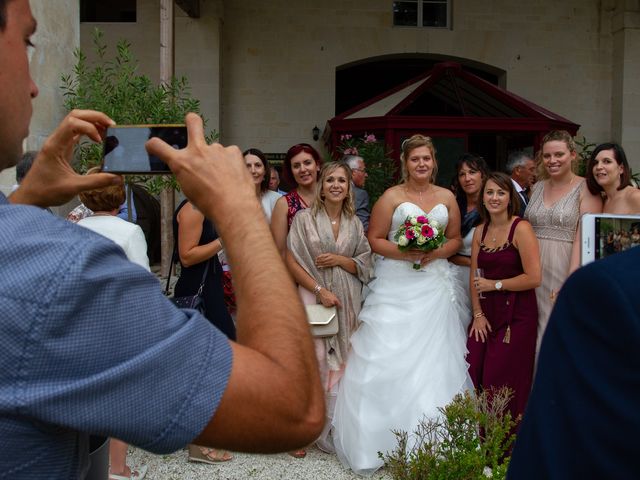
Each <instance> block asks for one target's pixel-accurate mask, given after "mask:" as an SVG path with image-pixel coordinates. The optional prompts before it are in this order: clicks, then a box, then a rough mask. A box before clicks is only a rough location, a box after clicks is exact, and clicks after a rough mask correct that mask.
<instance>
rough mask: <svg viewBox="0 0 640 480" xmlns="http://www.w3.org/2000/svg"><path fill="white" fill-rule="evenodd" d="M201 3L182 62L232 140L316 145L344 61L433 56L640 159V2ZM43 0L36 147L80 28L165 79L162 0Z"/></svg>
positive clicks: (55, 117) (31, 141) (186, 32)
mask: <svg viewBox="0 0 640 480" xmlns="http://www.w3.org/2000/svg"><path fill="white" fill-rule="evenodd" d="M194 2H195V3H199V6H200V16H199V18H191V17H189V16H188V15H187V14H186V13H184V11H183V10H182V9H181V8H179V7H177V6H176V8H175V15H176V18H175V71H176V74H177V75H186V76H187V77H188V78H189V80H190V83H191V85H192V91H193V93H194V95H195V96H196V97H198V98H199V99H200V100H201V102H202V109H203V113H204V114H205V115H206V116H207V117H208V118H209V127H211V128H215V129H217V130H219V132H220V135H221V136H220V139H221V141H222V142H223V143H226V144H230V143H235V144H238V145H240V146H241V147H242V148H247V147H250V146H251V147H257V148H260V149H262V150H264V151H266V152H284V151H286V149H287V148H288V147H289V146H290V145H292V144H295V143H298V142H309V143H313V142H314V140H313V139H312V129H313V127H314V126H316V125H317V126H318V127H320V129H321V130H322V129H323V128H324V126H325V124H326V121H327V120H328V119H330V118H332V117H333V116H334V115H335V114H336V113H339V112H336V89H337V88H338V87H337V82H336V74H337V72H338V71H340V70H342V69H344V68H345V67H348V66H350V65H354V64H358V63H363V62H365V63H366V62H368V61H370V60H375V59H378V58H391V59H393V58H395V57H397V58H408V57H423V58H430V57H433V58H434V59H440V60H442V59H453V60H456V61H459V62H461V63H463V64H468V65H474V66H476V67H479V68H481V69H482V68H485V69H487V71H494V72H496V71H497V72H503V73H502V75H500V76H499V77H500V78H499V83H500V85H501V86H503V87H505V88H507V89H508V90H510V91H511V92H514V93H516V94H518V95H520V96H522V97H524V98H526V99H528V100H530V101H532V102H534V103H536V104H539V105H541V106H543V107H545V108H547V109H549V110H551V111H553V112H555V113H558V114H560V115H562V116H564V117H566V118H568V119H570V120H572V121H573V122H576V123H578V124H580V125H581V128H580V131H579V135H584V136H585V137H586V138H587V140H588V141H590V142H594V143H598V142H602V141H608V140H614V141H618V142H620V143H622V145H623V147H624V148H625V150H626V151H627V154H628V158H629V159H630V162H631V163H632V166H634V167H635V169H636V170H639V169H640V81H638V78H640V0H565V1H562V2H557V1H553V0H515V1H514V0H486V1H483V2H477V1H475V0H448V2H447V3H448V5H449V14H450V17H449V19H450V25H449V27H448V28H426V27H399V26H394V13H393V3H394V2H393V1H390V0H366V1H365V0H326V1H324V2H313V1H311V0H298V1H296V2H292V1H285V0H270V1H268V2H265V1H263V0H199V1H197V2H196V0H191V1H186V2H184V3H194ZM31 3H32V6H33V9H34V12H35V14H36V16H37V17H38V19H39V27H38V34H37V37H36V44H37V45H38V48H37V49H36V50H35V52H34V54H33V57H32V59H31V63H32V71H33V72H34V77H35V79H36V82H37V83H38V85H39V86H40V91H41V93H40V96H39V97H38V99H36V100H35V102H34V109H35V112H36V113H35V115H34V120H33V122H32V126H31V135H30V136H29V138H28V139H27V142H26V144H27V145H26V146H27V148H38V147H39V145H40V142H41V141H42V138H43V137H44V136H45V135H46V133H48V132H50V131H51V129H52V128H53V126H54V125H55V124H56V123H57V122H58V121H59V120H60V118H61V117H62V108H61V105H62V97H61V92H60V90H59V88H58V86H59V78H60V74H62V73H68V72H70V71H71V69H72V66H73V57H72V55H71V52H72V50H73V48H74V47H75V45H77V44H78V39H79V44H80V45H81V47H82V48H83V50H85V52H87V53H89V52H90V50H91V31H92V30H93V29H94V28H95V27H98V28H100V29H102V30H103V31H104V32H105V38H106V40H107V42H108V44H109V45H112V46H113V45H115V43H116V41H117V40H118V39H120V38H127V39H129V40H130V41H131V42H132V44H133V52H134V54H135V55H136V56H137V57H138V59H139V60H140V71H141V72H143V73H145V74H147V75H149V76H150V77H151V78H152V79H155V78H158V72H159V50H160V49H159V32H160V15H159V1H158V0H137V2H135V3H136V8H137V11H136V21H135V22H134V23H96V22H83V23H80V24H79V25H78V23H77V22H73V21H72V22H70V21H69V19H70V18H71V19H73V18H79V11H78V2H77V1H73V0H56V2H51V1H45V0H32V2H31ZM178 3H180V2H178ZM375 80H376V79H372V81H375ZM367 82H368V79H365V81H364V82H363V83H367ZM319 146H320V145H319ZM7 175H9V174H8V173H6V174H5V175H3V177H2V179H1V183H2V187H3V189H5V190H6V187H7V185H9V184H10V183H12V181H10V180H8V179H7Z"/></svg>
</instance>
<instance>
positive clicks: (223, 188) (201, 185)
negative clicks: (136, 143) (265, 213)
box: [146, 113, 257, 226]
mask: <svg viewBox="0 0 640 480" xmlns="http://www.w3.org/2000/svg"><path fill="white" fill-rule="evenodd" d="M185 122H186V125H187V132H188V137H189V142H188V144H187V147H186V148H184V149H182V150H176V149H174V148H173V147H172V146H171V145H169V144H167V143H166V142H164V141H162V140H160V139H159V138H152V139H151V140H149V141H148V142H147V144H146V147H147V151H148V152H149V153H150V154H152V155H156V156H157V157H159V158H160V159H161V160H163V161H164V162H165V163H166V164H167V165H168V166H169V168H170V169H171V171H172V172H173V173H174V174H175V176H176V178H177V180H178V183H180V186H181V187H182V190H183V191H184V194H185V195H186V197H187V198H188V199H189V200H190V201H191V202H193V204H195V206H196V207H198V209H199V210H200V211H201V212H202V213H204V215H205V216H206V217H207V218H214V219H215V220H216V225H217V226H220V225H219V223H218V222H224V221H225V220H230V221H235V220H236V219H234V218H229V215H223V217H224V218H217V217H218V215H216V214H220V213H224V212H225V211H226V209H225V205H227V204H228V203H230V202H233V204H234V205H238V204H245V203H244V202H245V201H248V202H250V203H251V204H252V205H253V204H256V205H257V197H256V193H255V187H254V186H253V182H252V180H251V176H250V175H249V172H248V171H247V168H246V166H245V164H244V160H243V158H242V152H241V151H240V150H239V149H238V147H227V148H225V147H223V146H222V145H220V144H218V143H214V144H213V145H207V142H206V141H205V138H204V130H203V124H202V119H201V118H200V117H199V116H198V115H196V114H195V113H189V114H187V117H186V120H185ZM256 210H257V208H256ZM227 213H228V212H227ZM232 217H233V216H232Z"/></svg>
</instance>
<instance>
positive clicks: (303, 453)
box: [287, 448, 307, 458]
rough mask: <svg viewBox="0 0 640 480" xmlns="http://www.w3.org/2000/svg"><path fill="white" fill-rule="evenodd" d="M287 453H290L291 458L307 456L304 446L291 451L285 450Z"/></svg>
mask: <svg viewBox="0 0 640 480" xmlns="http://www.w3.org/2000/svg"><path fill="white" fill-rule="evenodd" d="M287 453H288V454H289V455H291V456H292V457H293V458H304V457H306V456H307V451H306V450H305V449H304V448H301V449H300V450H294V451H292V452H287Z"/></svg>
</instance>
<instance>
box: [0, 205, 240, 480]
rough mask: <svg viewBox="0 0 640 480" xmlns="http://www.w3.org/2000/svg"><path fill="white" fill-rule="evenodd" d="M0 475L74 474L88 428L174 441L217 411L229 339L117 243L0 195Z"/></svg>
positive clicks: (186, 437)
mask: <svg viewBox="0 0 640 480" xmlns="http://www.w3.org/2000/svg"><path fill="white" fill-rule="evenodd" d="M0 265H1V268H2V274H1V275H0V322H1V325H2V329H1V330H0V332H1V333H0V478H1V477H4V476H6V477H7V478H12V479H17V478H29V479H45V478H47V479H67V478H81V477H82V476H83V475H84V472H85V471H86V468H87V461H88V455H87V454H88V452H87V448H88V442H87V435H88V434H94V435H102V436H108V437H116V438H119V439H122V440H124V441H125V442H128V443H131V444H133V445H137V446H139V447H142V448H144V449H145V450H149V451H151V452H155V453H166V452H171V451H174V450H177V449H178V448H180V447H182V446H184V445H185V444H186V443H188V442H190V441H191V440H192V439H193V438H195V437H196V436H197V435H198V434H199V433H200V432H201V431H202V430H203V428H204V427H205V425H206V424H207V423H208V421H209V420H210V418H211V417H212V416H213V414H214V412H215V410H216V408H217V406H218V403H219V401H220V399H221V397H222V394H223V393H224V390H225V388H226V385H227V381H228V379H229V375H230V371H231V362H232V352H231V348H230V345H229V342H228V340H227V339H226V337H224V335H223V334H221V333H220V332H219V331H218V330H216V329H215V328H214V327H213V326H212V325H211V324H210V323H209V322H208V321H207V320H206V319H204V318H203V317H202V316H200V315H199V314H197V313H195V312H194V311H181V310H178V309H177V308H175V307H174V306H173V304H172V303H171V302H170V301H168V300H167V299H166V298H165V297H164V296H163V295H162V293H161V289H160V286H159V284H158V281H157V279H156V278H155V277H154V276H153V275H151V274H149V273H148V272H146V271H145V270H144V269H143V268H141V267H140V266H138V265H135V264H133V263H131V262H129V261H127V259H126V257H125V255H124V252H123V251H122V250H121V249H120V247H118V246H117V245H116V244H115V243H113V242H111V241H110V240H108V239H106V238H104V237H102V236H100V235H98V234H96V233H94V232H91V231H89V230H87V229H84V228H82V227H79V226H77V225H74V224H71V223H69V222H66V221H64V220H62V219H60V218H57V217H54V216H52V215H51V214H49V213H47V212H45V211H43V210H41V209H39V208H36V207H29V206H16V205H10V204H8V202H7V199H6V198H5V197H4V195H2V194H0Z"/></svg>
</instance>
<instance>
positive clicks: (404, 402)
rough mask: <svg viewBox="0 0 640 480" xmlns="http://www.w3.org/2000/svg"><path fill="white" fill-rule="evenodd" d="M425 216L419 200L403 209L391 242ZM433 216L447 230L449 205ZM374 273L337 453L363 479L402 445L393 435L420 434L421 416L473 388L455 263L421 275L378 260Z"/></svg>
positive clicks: (340, 413)
mask: <svg viewBox="0 0 640 480" xmlns="http://www.w3.org/2000/svg"><path fill="white" fill-rule="evenodd" d="M423 214H424V212H423V211H422V210H421V209H420V208H419V207H418V206H417V205H415V204H413V203H409V202H404V203H401V204H400V205H398V207H396V210H395V211H394V213H393V216H392V220H391V231H390V232H389V236H388V239H389V240H390V241H394V240H393V236H394V234H395V232H396V230H397V229H398V227H399V226H400V225H401V224H402V222H404V220H405V219H406V217H407V216H408V215H423ZM428 217H429V219H430V220H431V219H433V220H436V221H437V222H438V223H440V225H441V226H442V228H445V226H446V224H447V221H448V211H447V208H446V206H445V205H443V204H438V205H436V206H435V207H434V208H433V209H432V210H431V212H429V213H428ZM374 275H375V279H374V280H373V281H372V282H370V283H369V288H370V292H369V294H368V295H367V297H366V299H365V302H364V306H363V308H362V311H361V312H360V316H359V320H360V321H361V322H362V323H361V325H360V327H359V328H358V330H357V331H356V332H355V333H354V334H353V336H352V337H351V346H352V349H351V351H350V353H349V357H348V360H347V367H346V371H345V374H344V377H343V378H342V380H341V383H340V389H339V392H338V398H337V403H336V408H335V414H334V418H333V427H334V430H333V440H334V444H335V448H336V453H337V454H338V457H339V458H340V461H341V462H342V463H343V465H345V466H347V467H350V468H351V469H352V470H353V471H354V472H356V473H359V474H361V475H370V474H372V473H373V472H375V471H376V470H377V469H378V468H380V467H381V466H382V464H383V462H382V460H381V459H380V458H379V457H378V452H383V453H385V452H391V451H392V450H394V449H395V448H396V438H395V436H394V435H393V433H392V430H404V431H406V432H408V433H409V434H411V433H413V431H414V430H415V428H416V426H417V425H418V422H419V421H420V420H421V419H423V418H425V417H430V418H433V417H435V416H437V415H438V414H439V413H438V410H437V409H438V407H443V406H445V405H446V404H447V403H449V402H450V401H451V400H452V398H453V397H454V396H455V395H456V394H457V393H459V392H464V391H465V390H466V389H473V384H472V382H471V379H470V377H469V374H468V372H467V367H468V364H467V363H466V361H465V354H466V352H467V350H466V333H465V330H464V328H463V321H466V320H467V319H466V318H461V317H462V316H467V315H468V312H469V310H468V306H467V305H462V304H461V303H460V302H461V299H464V298H465V297H464V293H463V292H461V285H460V284H459V283H458V281H457V278H456V274H455V273H454V271H453V270H452V269H451V266H450V264H449V262H447V260H441V259H438V260H435V261H433V262H432V263H430V264H429V265H427V266H426V267H425V268H423V269H421V270H414V269H413V265H412V264H411V263H410V262H406V261H402V260H392V259H385V258H379V259H378V261H377V262H376V266H375V274H374ZM411 446H412V442H411V436H410V441H409V447H408V448H411Z"/></svg>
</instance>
